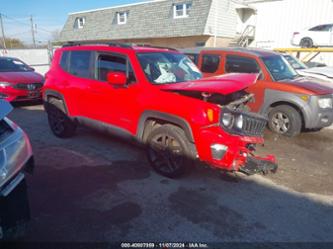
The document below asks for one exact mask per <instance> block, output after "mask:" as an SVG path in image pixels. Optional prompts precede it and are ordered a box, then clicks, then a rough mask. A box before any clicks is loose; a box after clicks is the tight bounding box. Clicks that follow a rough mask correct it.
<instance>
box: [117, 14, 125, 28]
mask: <svg viewBox="0 0 333 249" xmlns="http://www.w3.org/2000/svg"><path fill="white" fill-rule="evenodd" d="M121 14H123V15H124V19H125V20H124V21H121V20H120V15H121ZM126 23H127V12H125V11H124V12H117V24H118V25H122V24H126Z"/></svg>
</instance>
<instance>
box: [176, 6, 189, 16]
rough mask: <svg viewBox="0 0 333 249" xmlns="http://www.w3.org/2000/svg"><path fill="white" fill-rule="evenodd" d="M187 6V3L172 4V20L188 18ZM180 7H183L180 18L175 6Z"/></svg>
mask: <svg viewBox="0 0 333 249" xmlns="http://www.w3.org/2000/svg"><path fill="white" fill-rule="evenodd" d="M187 4H188V3H179V4H174V5H173V18H174V19H177V18H187V17H189V15H188V12H187V7H186V6H187ZM180 5H181V6H182V7H183V14H182V15H181V16H177V6H180Z"/></svg>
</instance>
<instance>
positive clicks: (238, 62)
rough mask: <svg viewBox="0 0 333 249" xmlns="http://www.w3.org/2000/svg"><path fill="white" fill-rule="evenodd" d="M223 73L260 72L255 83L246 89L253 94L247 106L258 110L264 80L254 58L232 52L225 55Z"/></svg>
mask: <svg viewBox="0 0 333 249" xmlns="http://www.w3.org/2000/svg"><path fill="white" fill-rule="evenodd" d="M225 73H255V74H259V73H260V76H259V78H258V80H257V83H256V84H254V85H252V86H251V87H249V89H248V91H249V92H251V93H253V94H255V97H254V101H253V102H251V103H249V104H248V106H249V107H250V108H251V110H252V111H255V112H257V111H259V109H260V107H261V106H262V104H263V101H264V90H265V89H264V88H265V80H264V75H263V72H262V70H261V69H260V66H259V63H258V62H257V61H256V59H255V58H251V57H246V56H241V55H234V54H229V55H226V60H225Z"/></svg>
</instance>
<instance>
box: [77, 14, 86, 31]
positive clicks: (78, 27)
mask: <svg viewBox="0 0 333 249" xmlns="http://www.w3.org/2000/svg"><path fill="white" fill-rule="evenodd" d="M81 20H82V23H81ZM85 24H86V18H85V17H84V16H83V17H78V18H76V27H77V29H83V27H84V25H85Z"/></svg>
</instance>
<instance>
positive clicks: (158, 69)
mask: <svg viewBox="0 0 333 249" xmlns="http://www.w3.org/2000/svg"><path fill="white" fill-rule="evenodd" d="M137 55H138V58H139V61H140V64H141V67H142V69H143V70H144V72H145V74H146V76H147V78H148V79H149V81H150V82H152V83H154V84H168V83H178V82H184V81H191V80H196V79H200V78H201V77H202V75H201V72H200V71H199V69H198V68H197V66H196V65H195V64H194V63H193V62H192V61H191V60H190V59H189V58H188V57H187V56H186V55H183V54H178V53H170V52H153V53H138V54H137Z"/></svg>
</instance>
